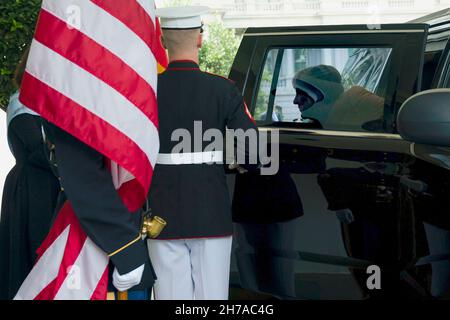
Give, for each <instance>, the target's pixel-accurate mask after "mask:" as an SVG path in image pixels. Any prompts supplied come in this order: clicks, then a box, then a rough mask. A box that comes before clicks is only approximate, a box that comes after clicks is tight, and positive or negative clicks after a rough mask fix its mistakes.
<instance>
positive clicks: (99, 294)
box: [91, 267, 109, 300]
mask: <svg viewBox="0 0 450 320" xmlns="http://www.w3.org/2000/svg"><path fill="white" fill-rule="evenodd" d="M108 276H109V268H108V267H107V268H106V269H105V272H104V273H103V275H102V277H101V279H100V281H99V282H98V285H97V288H95V291H94V293H93V294H92V297H91V300H106V298H107V295H108V280H109V279H108Z"/></svg>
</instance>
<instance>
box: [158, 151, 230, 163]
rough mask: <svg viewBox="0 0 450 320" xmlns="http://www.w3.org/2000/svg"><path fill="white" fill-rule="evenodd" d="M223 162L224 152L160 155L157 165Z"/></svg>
mask: <svg viewBox="0 0 450 320" xmlns="http://www.w3.org/2000/svg"><path fill="white" fill-rule="evenodd" d="M218 162H223V151H206V152H187V153H160V154H159V155H158V161H157V162H156V163H157V164H163V165H183V164H204V163H218Z"/></svg>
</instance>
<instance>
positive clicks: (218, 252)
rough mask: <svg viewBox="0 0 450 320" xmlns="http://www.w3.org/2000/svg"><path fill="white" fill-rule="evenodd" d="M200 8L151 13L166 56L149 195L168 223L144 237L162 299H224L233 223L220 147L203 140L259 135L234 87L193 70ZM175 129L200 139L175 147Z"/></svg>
mask: <svg viewBox="0 0 450 320" xmlns="http://www.w3.org/2000/svg"><path fill="white" fill-rule="evenodd" d="M205 12H207V8H204V7H200V8H198V7H184V8H166V9H161V10H159V11H158V12H157V15H159V16H160V17H161V27H162V29H163V41H164V44H165V46H166V47H167V49H168V51H169V60H170V64H169V67H168V69H167V70H166V72H164V73H163V74H161V75H160V76H159V79H158V109H159V110H158V111H159V121H160V143H161V149H160V152H161V153H160V155H159V158H158V163H157V165H156V167H155V172H154V177H153V182H152V186H151V190H150V194H149V204H150V207H151V208H152V211H153V213H154V214H155V215H157V216H160V217H162V218H163V219H164V220H165V221H167V227H166V229H165V230H164V231H163V232H162V233H161V235H160V237H159V238H158V239H157V240H149V251H150V256H151V259H152V262H153V263H154V266H155V271H156V273H157V275H158V280H157V282H156V283H155V297H156V299H161V300H171V299H175V300H178V299H188V300H190V299H201V300H202V299H208V300H214V299H228V286H229V271H230V255H231V244H232V234H233V227H232V219H231V203H230V198H229V192H228V188H227V184H226V176H225V170H224V167H223V162H224V150H223V149H221V150H214V151H205V150H206V148H207V146H208V145H209V144H210V141H204V140H206V139H202V137H203V135H204V134H205V132H206V131H207V130H210V129H213V130H215V132H219V134H220V135H221V137H224V136H225V131H226V128H229V129H243V130H254V132H255V133H257V128H256V125H255V123H254V120H253V119H252V118H251V116H250V115H249V112H248V110H247V108H246V106H245V104H244V100H243V97H242V95H241V94H240V92H239V90H238V89H237V87H236V86H235V85H234V84H233V83H232V82H231V81H230V80H228V79H225V78H222V77H219V76H216V75H213V74H208V73H206V72H202V71H201V70H200V68H199V65H198V52H199V48H200V47H201V44H202V37H201V28H202V22H201V17H200V15H201V14H202V13H205ZM199 124H200V126H199ZM180 129H181V130H183V132H185V133H187V135H189V136H190V137H193V138H194V140H197V139H198V138H200V140H203V141H202V142H201V143H200V144H199V145H195V143H194V145H193V148H192V145H191V143H189V147H190V148H191V150H190V151H194V152H189V151H188V150H183V152H182V153H180V152H178V151H175V150H176V146H177V144H178V142H177V141H173V135H174V133H176V132H177V130H180ZM200 135H201V136H200Z"/></svg>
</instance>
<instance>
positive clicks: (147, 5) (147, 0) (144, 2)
mask: <svg viewBox="0 0 450 320" xmlns="http://www.w3.org/2000/svg"><path fill="white" fill-rule="evenodd" d="M136 1H137V2H138V3H139V4H140V5H141V7H142V8H143V9H144V10H145V11H146V12H147V14H148V15H149V16H150V18H151V19H152V21H153V25H154V26H155V28H156V24H155V17H156V10H155V3H154V2H153V1H152V0H136Z"/></svg>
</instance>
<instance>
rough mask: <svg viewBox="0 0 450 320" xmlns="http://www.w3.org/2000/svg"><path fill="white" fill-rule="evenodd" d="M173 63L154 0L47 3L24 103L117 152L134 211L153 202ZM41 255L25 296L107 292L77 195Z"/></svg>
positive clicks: (118, 178) (111, 154)
mask: <svg viewBox="0 0 450 320" xmlns="http://www.w3.org/2000/svg"><path fill="white" fill-rule="evenodd" d="M166 66H167V57H166V53H165V50H164V49H163V48H162V45H161V41H160V27H159V22H158V20H157V19H156V17H155V5H154V2H153V0H113V1H111V0H44V1H43V3H42V9H41V12H40V15H39V19H38V23H37V26H36V31H35V36H34V39H33V42H32V45H31V50H30V56H29V60H28V63H27V68H26V72H25V74H24V78H23V83H22V87H21V93H20V101H21V102H22V103H23V104H24V105H26V106H28V107H29V108H30V109H32V110H34V111H36V112H37V113H39V114H40V115H41V116H42V117H43V118H45V119H47V120H48V121H49V122H51V123H53V124H55V125H57V126H58V127H60V128H62V129H64V130H65V131H67V132H69V133H70V134H71V135H73V136H75V137H76V138H78V139H79V140H80V141H82V142H84V143H86V144H87V145H89V146H90V147H92V148H93V149H95V150H97V151H99V152H100V153H102V154H103V155H104V156H105V157H106V158H107V159H108V160H109V162H110V167H111V173H112V180H113V182H114V184H115V186H116V189H117V190H118V192H119V194H120V196H121V198H122V200H123V202H124V203H125V204H126V206H127V207H128V209H129V210H130V212H132V211H136V210H137V209H139V208H140V207H141V206H142V204H143V203H144V201H145V199H146V195H147V193H148V190H149V188H150V183H151V178H152V174H153V167H154V165H155V164H156V159H157V156H158V151H159V136H158V114H157V100H156V92H157V74H158V70H162V69H164V67H166ZM80 192H82V190H80ZM38 255H39V257H38V260H37V262H36V264H35V267H34V268H33V270H32V271H31V273H30V275H29V276H28V277H27V279H26V280H25V282H24V283H23V285H22V287H21V288H20V290H19V292H18V293H17V296H16V298H15V299H25V300H32V299H35V300H58V299H63V300H71V299H75V300H89V299H91V300H97V299H105V298H106V293H107V281H108V263H109V259H108V257H107V255H106V254H105V253H104V252H102V251H101V250H100V249H99V248H98V247H97V246H96V245H95V244H94V243H93V242H92V241H91V240H90V239H89V238H88V237H87V236H86V235H85V233H84V232H83V230H82V228H81V227H80V225H79V223H78V221H77V219H76V215H75V213H74V212H73V209H72V207H71V206H70V203H66V204H65V205H64V206H63V208H62V209H61V211H60V212H59V213H58V216H57V218H56V221H55V223H54V225H53V227H52V229H51V231H50V233H49V235H48V237H47V238H46V240H45V241H44V243H43V244H42V246H41V248H40V249H39V251H38Z"/></svg>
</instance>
